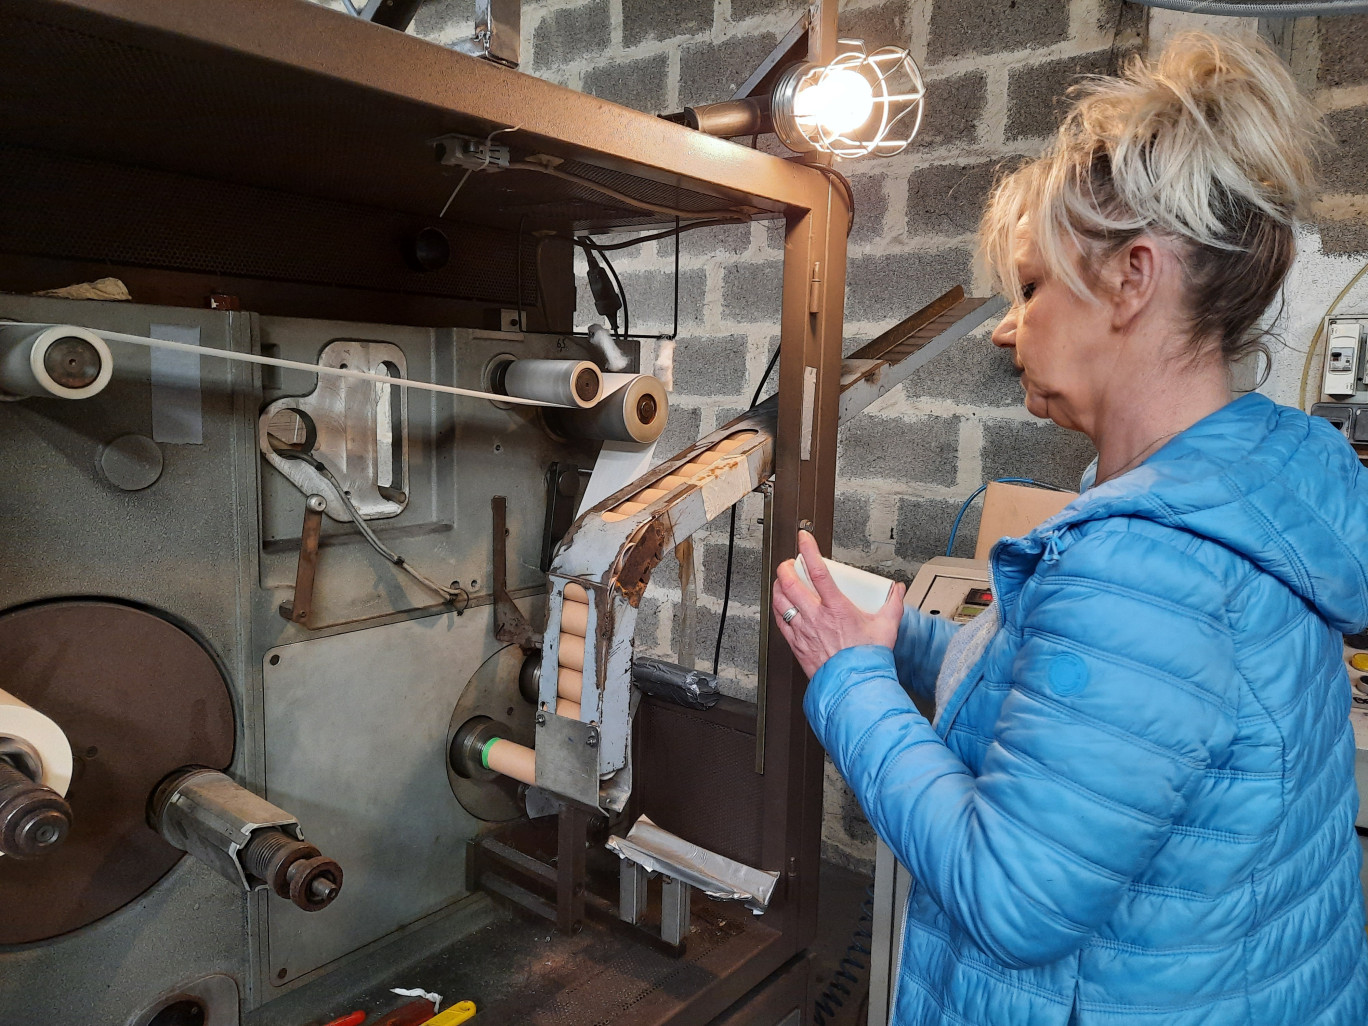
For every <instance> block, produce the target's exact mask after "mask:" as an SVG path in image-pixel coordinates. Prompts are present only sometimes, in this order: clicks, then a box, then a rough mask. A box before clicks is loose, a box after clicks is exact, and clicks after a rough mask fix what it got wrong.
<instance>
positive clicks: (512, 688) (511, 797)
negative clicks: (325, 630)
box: [447, 645, 537, 823]
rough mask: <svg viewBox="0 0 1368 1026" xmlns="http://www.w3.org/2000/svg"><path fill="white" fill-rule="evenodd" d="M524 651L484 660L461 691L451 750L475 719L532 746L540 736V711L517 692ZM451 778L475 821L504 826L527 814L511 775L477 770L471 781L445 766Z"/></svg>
mask: <svg viewBox="0 0 1368 1026" xmlns="http://www.w3.org/2000/svg"><path fill="white" fill-rule="evenodd" d="M523 658H524V656H523V650H522V649H521V648H519V647H518V646H517V645H509V646H507V647H506V648H501V649H499V651H497V652H495V653H494V654H493V655H492V656H490V657H489V658H488V659H486V660H485V661H484V662H483V663H482V664H481V665H480V668H479V669H478V670H476V671H475V673H474V674H472V675H471V678H470V681H469V683H467V684H466V686H465V690H464V691H462V692H461V698H460V701H458V702H457V703H456V711H455V712H453V713H452V714H451V724H450V726H449V727H448V729H447V750H448V751H450V749H451V740H452V738H454V737H455V736H456V731H458V730H460V729H461V725H462V724H463V723H465V722H466V721H467V720H469V719H471V718H473V717H475V716H488V717H489V718H490V719H491V720H493V721H494V722H495V723H497V724H499V725H500V727H501V728H507V729H501V730H500V734H501V736H503V737H505V738H506V739H507V740H509V741H516V742H517V743H518V744H520V745H527V746H528V747H529V748H530V747H531V746H532V742H533V740H534V738H535V737H536V733H537V724H536V718H537V710H536V708H535V707H534V706H532V705H531V704H529V703H528V702H525V701H523V697H522V695H520V694H519V693H518V672H519V671H520V670H521V669H522V664H523ZM447 779H448V780H450V781H451V790H452V792H453V793H454V794H455V795H456V800H457V801H459V802H460V803H461V806H462V807H463V808H464V809H465V810H466V812H468V813H470V814H471V815H472V816H474V817H475V818H476V819H483V820H487V821H489V822H493V823H503V822H506V821H508V820H510V819H517V818H518V817H519V816H524V815H526V814H527V813H526V811H525V809H524V806H523V802H522V799H521V798H520V796H519V786H520V785H519V784H518V782H517V781H516V780H514V779H513V778H512V777H505V776H501V775H500V774H498V773H495V772H494V771H493V770H479V771H477V772H476V774H475V776H473V777H462V776H460V775H459V774H458V773H456V771H455V770H453V769H452V768H451V765H450V763H449V762H448V764H447Z"/></svg>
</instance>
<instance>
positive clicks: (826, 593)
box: [798, 531, 849, 606]
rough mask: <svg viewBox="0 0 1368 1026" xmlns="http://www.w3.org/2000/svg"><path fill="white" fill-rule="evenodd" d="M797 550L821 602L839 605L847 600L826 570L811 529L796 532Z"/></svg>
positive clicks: (824, 561)
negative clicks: (801, 556) (801, 555)
mask: <svg viewBox="0 0 1368 1026" xmlns="http://www.w3.org/2000/svg"><path fill="white" fill-rule="evenodd" d="M798 551H799V552H801V553H802V554H803V566H805V567H807V575H808V579H809V580H810V581H812V586H813V588H815V589H816V590H817V596H818V597H819V598H820V599H821V600H822V602H823V604H825V605H828V606H839V605H840V604H841V603H842V602H845V601H849V600H848V599H846V597H845V596H844V595H842V594H841V589H840V588H838V587H836V582H835V581H833V580H832V579H831V574H830V573H828V572H827V566H826V560H824V559H823V558H822V550H821V549H819V548H818V547H817V539H816V538H814V537H813V536H812V532H811V531H799V532H798Z"/></svg>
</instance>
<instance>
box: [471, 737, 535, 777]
mask: <svg viewBox="0 0 1368 1026" xmlns="http://www.w3.org/2000/svg"><path fill="white" fill-rule="evenodd" d="M480 761H481V762H483V763H484V764H485V767H486V768H487V769H492V770H493V771H494V772H495V773H502V774H503V775H504V776H506V777H512V778H513V779H514V780H521V781H522V782H523V783H524V784H527V785H529V786H535V785H536V783H537V753H536V752H534V751H532V749H530V748H528V747H526V746H525V745H520V744H517V743H516V742H514V741H508V740H505V739H504V738H501V737H496V738H494V739H493V740H492V741H490V742H489V743H488V744H487V745H485V747H484V751H483V752H481V753H480Z"/></svg>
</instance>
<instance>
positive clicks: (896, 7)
mask: <svg viewBox="0 0 1368 1026" xmlns="http://www.w3.org/2000/svg"><path fill="white" fill-rule="evenodd" d="M732 6H733V7H734V6H735V0H733V3H732ZM907 9H908V2H907V0H891V2H889V3H886V4H881V5H880V6H878V7H864V8H857V9H846V10H843V11H842V12H841V14H840V17H839V18H838V21H837V31H839V32H840V34H841V38H842V39H863V40H864V42H865V47H866V49H867V50H869V51H870V52H873V51H874V50H877V49H879V47H881V46H906V45H907V40H908V36H909V35H910V34H911V33H910V32H909V31H908V28H907Z"/></svg>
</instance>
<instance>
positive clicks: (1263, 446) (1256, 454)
mask: <svg viewBox="0 0 1368 1026" xmlns="http://www.w3.org/2000/svg"><path fill="white" fill-rule="evenodd" d="M1115 516H1137V517H1143V518H1145V519H1149V520H1153V521H1156V522H1158V523H1161V524H1166V525H1168V526H1171V527H1176V528H1178V529H1180V530H1183V531H1187V532H1188V533H1190V534H1193V535H1196V536H1198V537H1201V538H1206V539H1209V540H1211V541H1214V542H1217V543H1218V544H1221V545H1224V546H1226V547H1227V548H1229V549H1233V550H1234V551H1236V552H1238V553H1240V554H1241V555H1242V556H1244V557H1245V558H1246V559H1248V560H1249V561H1250V562H1251V563H1253V564H1254V565H1255V566H1257V567H1258V568H1259V569H1260V570H1262V571H1264V572H1265V573H1268V574H1271V575H1272V576H1274V577H1276V578H1278V579H1279V580H1280V581H1282V582H1283V583H1284V584H1286V585H1287V587H1288V588H1290V589H1291V590H1292V591H1293V592H1295V593H1296V594H1297V595H1299V596H1300V597H1301V598H1302V599H1303V600H1305V601H1306V602H1307V603H1309V604H1310V605H1311V606H1313V607H1314V608H1315V609H1316V610H1317V611H1318V612H1319V613H1320V615H1321V616H1322V617H1323V618H1324V619H1325V620H1326V622H1328V623H1329V624H1331V625H1332V626H1334V627H1335V628H1336V629H1337V630H1339V631H1341V632H1343V633H1345V634H1355V633H1358V632H1359V631H1361V630H1362V629H1363V627H1364V625H1365V624H1368V473H1365V472H1364V468H1363V466H1362V465H1361V464H1360V463H1359V460H1358V457H1357V456H1356V455H1355V453H1354V451H1353V449H1352V448H1351V447H1350V446H1349V444H1348V443H1347V442H1346V441H1345V440H1344V436H1343V435H1341V434H1340V433H1339V431H1338V430H1337V429H1336V428H1334V427H1333V426H1331V424H1330V423H1329V422H1328V421H1326V420H1324V419H1323V418H1320V417H1310V416H1307V415H1306V414H1304V413H1302V412H1301V411H1299V410H1294V409H1291V408H1289V407H1286V406H1278V405H1276V404H1275V403H1273V402H1272V401H1271V400H1269V399H1268V398H1266V397H1265V396H1262V395H1258V394H1250V395H1245V396H1242V397H1241V398H1239V399H1236V400H1235V401H1233V402H1231V403H1228V404H1227V405H1226V406H1224V407H1222V408H1221V409H1219V410H1217V411H1216V412H1215V413H1213V414H1211V415H1210V416H1208V417H1205V418H1204V419H1202V420H1200V421H1198V422H1197V423H1196V424H1194V425H1193V426H1192V427H1190V428H1188V429H1187V430H1186V431H1184V432H1182V433H1181V434H1179V435H1177V436H1175V437H1174V438H1173V439H1172V440H1171V441H1169V442H1168V443H1167V444H1166V445H1164V447H1163V448H1161V449H1160V450H1159V451H1158V452H1156V453H1155V454H1154V455H1153V456H1151V457H1150V458H1149V459H1147V460H1146V461H1145V462H1144V463H1142V464H1141V465H1140V466H1138V467H1136V468H1135V469H1134V470H1132V471H1129V472H1128V473H1125V474H1122V475H1121V476H1120V477H1117V478H1115V479H1113V480H1111V481H1108V482H1106V483H1105V484H1102V485H1099V486H1097V487H1095V488H1092V489H1090V490H1088V491H1087V492H1085V493H1084V494H1083V495H1082V496H1080V497H1079V498H1078V499H1076V500H1075V501H1074V502H1072V503H1070V504H1069V505H1068V506H1067V507H1065V509H1064V510H1063V511H1061V512H1060V513H1059V514H1057V515H1056V516H1054V517H1051V518H1050V519H1049V520H1047V521H1045V522H1044V523H1043V524H1041V525H1040V526H1039V527H1037V528H1036V529H1035V530H1034V531H1032V532H1031V533H1030V534H1029V535H1027V536H1026V537H1025V538H1021V539H1014V540H1012V541H1004V542H1003V543H1002V545H1000V546H999V547H998V548H999V550H1001V554H1000V555H1001V558H999V556H998V554H997V553H995V556H994V563H995V566H996V568H997V569H998V571H999V572H1000V573H1005V574H1006V575H1007V576H1008V577H1015V576H1018V574H1020V573H1021V572H1022V571H1025V572H1026V573H1029V572H1030V570H1029V569H1028V568H1027V567H1026V566H1025V565H1013V564H1019V563H1020V562H1021V561H1023V560H1024V561H1026V562H1029V563H1030V564H1031V568H1033V566H1034V563H1035V562H1036V558H1032V557H1038V554H1039V553H1040V552H1043V551H1045V550H1046V549H1047V548H1048V547H1049V546H1050V545H1052V544H1055V543H1056V541H1055V540H1056V539H1057V538H1058V537H1059V535H1060V533H1061V532H1062V531H1064V530H1065V529H1067V528H1068V527H1069V526H1071V525H1073V524H1078V523H1083V522H1085V521H1089V520H1096V519H1101V518H1103V517H1115Z"/></svg>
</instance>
